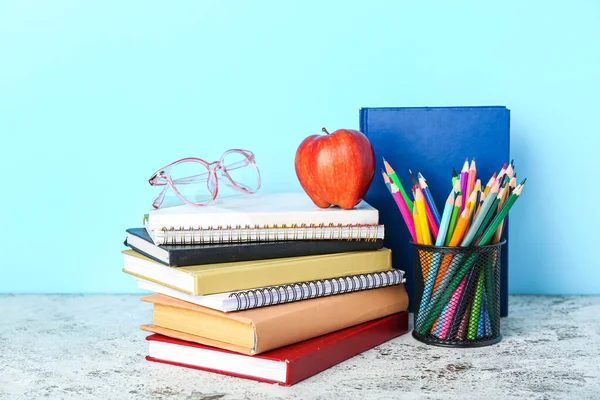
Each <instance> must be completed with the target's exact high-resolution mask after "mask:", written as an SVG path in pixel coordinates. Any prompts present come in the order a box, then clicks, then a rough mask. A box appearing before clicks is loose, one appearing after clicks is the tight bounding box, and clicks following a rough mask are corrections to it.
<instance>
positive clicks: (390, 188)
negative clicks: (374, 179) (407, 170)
mask: <svg viewBox="0 0 600 400" xmlns="http://www.w3.org/2000/svg"><path fill="white" fill-rule="evenodd" d="M381 176H383V181H384V182H385V186H387V188H388V190H389V191H390V193H392V185H391V180H390V177H389V176H388V174H386V173H385V171H384V170H383V168H382V169H381Z"/></svg>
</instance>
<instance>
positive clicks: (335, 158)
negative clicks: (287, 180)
mask: <svg viewBox="0 0 600 400" xmlns="http://www.w3.org/2000/svg"><path fill="white" fill-rule="evenodd" d="M323 132H325V133H326V135H312V136H309V137H307V138H306V139H304V140H303V141H302V143H300V146H299V147H298V150H297V151H296V160H295V164H296V175H297V176H298V180H299V181H300V185H302V188H303V189H304V191H305V192H306V194H308V196H309V197H310V198H311V199H312V201H313V202H314V203H315V204H316V205H317V206H319V207H321V208H327V207H329V206H330V205H332V204H333V205H335V206H339V207H341V208H343V209H346V210H349V209H351V208H353V207H354V206H355V205H357V204H358V203H359V202H360V200H361V199H362V198H363V196H364V195H365V193H366V192H367V189H368V188H369V185H370V184H371V181H372V180H373V174H374V173H375V154H374V152H373V146H371V142H369V139H367V137H366V136H365V135H364V134H363V133H361V132H359V131H356V130H353V129H338V130H337V131H335V132H333V133H331V134H330V133H329V132H327V130H326V129H325V128H323Z"/></svg>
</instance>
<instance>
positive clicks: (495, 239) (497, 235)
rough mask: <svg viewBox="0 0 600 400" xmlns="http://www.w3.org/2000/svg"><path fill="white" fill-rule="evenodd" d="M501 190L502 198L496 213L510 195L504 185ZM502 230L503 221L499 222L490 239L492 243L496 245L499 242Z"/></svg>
mask: <svg viewBox="0 0 600 400" xmlns="http://www.w3.org/2000/svg"><path fill="white" fill-rule="evenodd" d="M502 190H503V191H504V192H502V197H501V198H500V203H498V209H497V210H496V213H499V212H500V210H501V209H502V207H503V206H504V203H506V200H507V199H508V198H509V197H510V195H511V194H512V193H511V192H510V188H509V187H507V186H506V185H505V186H504V187H503V188H502ZM503 228H504V220H502V222H500V225H498V228H497V229H496V232H494V236H493V238H492V243H498V242H499V241H500V238H501V237H502V229H503Z"/></svg>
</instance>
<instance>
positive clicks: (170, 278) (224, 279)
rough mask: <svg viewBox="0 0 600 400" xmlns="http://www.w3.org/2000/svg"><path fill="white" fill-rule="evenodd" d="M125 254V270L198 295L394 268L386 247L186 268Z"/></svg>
mask: <svg viewBox="0 0 600 400" xmlns="http://www.w3.org/2000/svg"><path fill="white" fill-rule="evenodd" d="M122 253H123V255H124V268H123V272H125V273H127V274H130V275H133V276H135V277H138V278H141V279H144V280H147V281H150V282H154V283H158V284H160V285H163V286H166V287H169V288H171V289H175V290H178V291H181V292H184V293H188V294H191V295H195V296H197V295H207V294H214V293H223V292H230V291H235V290H244V289H254V288H262V287H266V286H275V285H285V284H291V283H298V282H306V281H314V280H319V279H330V278H336V277H342V276H350V275H359V274H368V273H372V272H380V271H388V270H390V269H392V252H391V250H389V249H386V248H383V249H379V250H374V251H357V252H349V253H336V254H325V255H314V256H304V257H286V258H276V259H270V260H258V261H239V262H229V263H219V264H205V265H193V266H186V267H169V266H166V265H164V264H162V263H160V262H157V261H154V260H152V259H151V258H148V257H145V256H144V255H142V254H140V253H137V252H135V251H133V250H123V251H122Z"/></svg>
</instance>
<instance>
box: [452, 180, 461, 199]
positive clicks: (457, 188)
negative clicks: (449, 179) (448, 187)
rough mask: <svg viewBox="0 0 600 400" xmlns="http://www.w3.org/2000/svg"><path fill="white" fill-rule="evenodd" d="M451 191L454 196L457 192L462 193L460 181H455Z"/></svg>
mask: <svg viewBox="0 0 600 400" xmlns="http://www.w3.org/2000/svg"><path fill="white" fill-rule="evenodd" d="M452 190H454V195H455V196H456V195H458V193H459V192H460V193H462V192H461V191H460V180H459V179H457V180H456V182H454V186H452Z"/></svg>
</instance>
